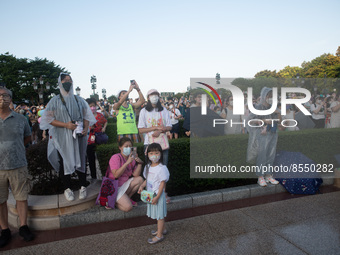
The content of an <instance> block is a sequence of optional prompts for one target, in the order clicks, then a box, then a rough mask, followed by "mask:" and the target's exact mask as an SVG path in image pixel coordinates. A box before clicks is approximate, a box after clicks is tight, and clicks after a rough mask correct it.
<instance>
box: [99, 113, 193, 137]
mask: <svg viewBox="0 0 340 255" xmlns="http://www.w3.org/2000/svg"><path fill="white" fill-rule="evenodd" d="M183 122H184V120H180V121H179V125H180V132H179V134H178V136H179V138H188V137H187V136H186V135H185V130H184V129H183ZM105 133H106V134H107V135H108V137H109V142H108V143H117V123H116V121H115V119H113V118H110V119H108V124H107V127H106V131H105Z"/></svg>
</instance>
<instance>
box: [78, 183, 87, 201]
mask: <svg viewBox="0 0 340 255" xmlns="http://www.w3.org/2000/svg"><path fill="white" fill-rule="evenodd" d="M86 197H87V191H86V187H84V186H81V188H80V190H79V199H85V198H86Z"/></svg>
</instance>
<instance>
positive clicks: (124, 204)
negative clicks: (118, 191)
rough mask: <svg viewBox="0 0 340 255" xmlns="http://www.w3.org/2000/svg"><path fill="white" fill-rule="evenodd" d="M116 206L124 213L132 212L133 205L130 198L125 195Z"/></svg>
mask: <svg viewBox="0 0 340 255" xmlns="http://www.w3.org/2000/svg"><path fill="white" fill-rule="evenodd" d="M116 206H117V208H118V209H119V210H121V211H123V212H129V211H131V210H132V203H131V201H130V197H128V195H127V194H126V193H125V194H124V195H123V196H122V197H121V198H120V199H119V200H118V201H117V202H116Z"/></svg>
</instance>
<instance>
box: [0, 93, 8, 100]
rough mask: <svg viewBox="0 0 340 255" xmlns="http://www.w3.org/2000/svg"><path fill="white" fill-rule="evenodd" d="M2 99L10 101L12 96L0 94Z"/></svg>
mask: <svg viewBox="0 0 340 255" xmlns="http://www.w3.org/2000/svg"><path fill="white" fill-rule="evenodd" d="M0 97H2V98H4V99H8V98H10V97H11V96H10V95H8V94H0Z"/></svg>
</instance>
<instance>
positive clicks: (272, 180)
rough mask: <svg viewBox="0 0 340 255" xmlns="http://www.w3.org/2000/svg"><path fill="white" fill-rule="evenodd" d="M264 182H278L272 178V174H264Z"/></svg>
mask: <svg viewBox="0 0 340 255" xmlns="http://www.w3.org/2000/svg"><path fill="white" fill-rule="evenodd" d="M266 182H267V183H268V182H270V183H271V184H275V185H276V184H279V182H278V181H277V180H275V179H274V178H273V176H271V175H268V176H266Z"/></svg>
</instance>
